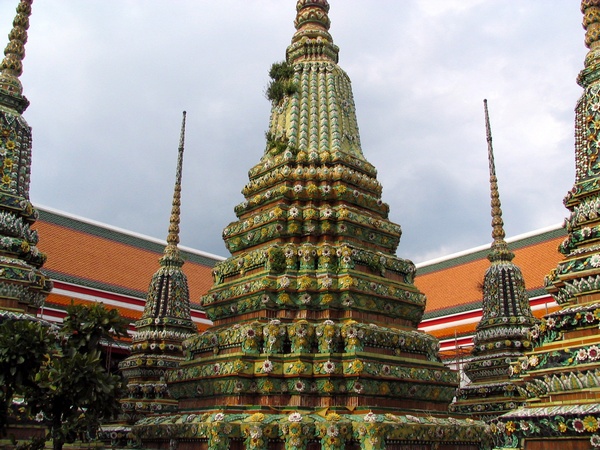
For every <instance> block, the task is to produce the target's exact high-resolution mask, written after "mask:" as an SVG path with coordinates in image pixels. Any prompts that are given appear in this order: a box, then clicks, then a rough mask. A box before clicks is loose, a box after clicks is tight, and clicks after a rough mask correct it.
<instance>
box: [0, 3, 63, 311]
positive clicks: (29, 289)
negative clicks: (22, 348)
mask: <svg viewBox="0 0 600 450" xmlns="http://www.w3.org/2000/svg"><path fill="white" fill-rule="evenodd" d="M32 1H33V0H22V1H21V2H20V3H19V5H18V6H17V15H16V17H15V19H14V21H13V28H12V30H11V32H10V34H9V35H8V38H9V43H8V45H7V46H6V49H5V50H4V59H3V60H2V63H0V162H1V166H0V170H1V171H2V173H1V178H0V310H1V311H2V314H3V315H6V314H13V315H14V314H16V315H19V314H22V313H26V314H35V313H36V312H37V309H38V307H39V306H41V305H42V304H43V303H44V299H45V298H46V296H47V295H48V293H49V292H50V290H51V289H52V282H51V281H50V279H49V278H48V277H47V276H46V275H45V274H44V273H42V272H41V270H40V268H41V267H42V265H43V264H44V262H45V260H46V255H45V254H44V253H42V252H40V251H39V250H38V248H37V247H36V245H37V242H38V236H37V232H36V231H35V230H32V229H31V226H32V225H33V223H34V222H35V221H36V219H37V211H36V210H35V209H34V208H33V206H32V205H31V202H30V201H29V181H30V175H31V128H30V127H29V125H28V124H27V122H26V121H25V119H24V118H23V116H22V113H23V112H24V111H25V110H26V109H27V107H28V106H29V101H28V100H27V99H26V98H25V96H24V95H23V86H22V85H21V82H20V80H19V77H20V76H21V74H22V73H23V58H24V56H25V43H26V42H27V29H28V28H29V16H30V15H31V3H32Z"/></svg>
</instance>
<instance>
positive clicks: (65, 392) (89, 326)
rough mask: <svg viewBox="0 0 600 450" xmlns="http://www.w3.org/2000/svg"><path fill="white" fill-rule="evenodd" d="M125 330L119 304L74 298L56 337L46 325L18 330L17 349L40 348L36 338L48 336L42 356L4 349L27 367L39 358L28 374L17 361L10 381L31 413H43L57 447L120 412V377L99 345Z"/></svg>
mask: <svg viewBox="0 0 600 450" xmlns="http://www.w3.org/2000/svg"><path fill="white" fill-rule="evenodd" d="M6 331H8V330H6ZM126 331H127V321H126V320H124V319H122V318H121V317H120V316H119V314H118V312H117V311H116V310H111V311H107V310H106V309H105V308H104V305H102V304H94V305H92V306H81V305H73V304H72V305H71V306H70V307H69V308H67V317H66V318H65V320H64V323H63V326H62V328H61V329H60V331H59V332H58V333H57V335H56V336H55V337H54V339H52V336H51V334H50V333H48V330H47V329H46V334H45V335H44V333H43V332H42V333H40V335H36V337H35V338H33V337H31V336H28V337H25V336H24V335H23V334H19V336H20V337H19V338H18V339H17V342H16V344H14V347H13V348H18V349H21V350H19V352H22V349H24V348H30V347H34V348H37V347H35V343H36V342H37V341H41V342H46V341H47V342H48V344H49V345H48V346H47V347H45V349H46V351H45V352H44V351H43V350H38V354H41V357H40V358H38V359H37V360H31V362H28V363H27V362H26V361H28V358H29V356H25V355H24V354H22V353H18V354H13V353H14V352H13V351H12V350H8V351H6V352H4V353H6V356H5V357H4V359H6V360H7V361H8V360H10V361H13V362H14V361H16V362H19V361H21V364H22V365H23V369H24V368H25V365H26V364H30V366H33V365H35V364H37V366H36V367H35V368H34V370H32V371H29V372H28V374H27V375H25V373H26V372H25V370H23V372H22V373H21V375H20V378H16V374H17V372H19V371H20V370H21V367H19V368H18V369H17V370H16V371H15V376H14V377H13V378H11V379H10V380H7V381H10V382H11V383H13V385H12V387H11V388H10V389H11V390H12V392H13V393H20V394H21V395H22V396H23V398H24V399H25V402H26V404H27V407H28V408H29V412H30V414H31V415H36V414H37V415H43V417H44V420H45V422H46V423H48V424H49V437H50V438H51V439H52V442H53V446H54V449H62V447H63V445H64V444H65V443H69V442H73V441H74V440H75V439H76V438H77V437H78V436H80V435H85V434H93V433H94V432H95V431H96V429H97V428H98V426H99V425H100V423H101V422H102V421H104V420H107V419H110V418H111V417H113V416H114V415H115V414H116V413H118V411H119V400H118V399H119V395H120V389H121V380H120V378H119V377H118V376H116V375H112V374H111V373H109V372H108V371H107V370H106V369H105V364H104V362H103V359H102V353H101V345H102V344H105V343H110V342H112V341H113V339H114V338H115V337H119V336H124V335H125V334H126ZM0 334H2V336H0V346H1V348H2V349H5V347H4V344H3V342H4V341H2V340H3V339H7V337H6V336H4V332H3V331H2V330H0ZM30 341H31V342H30ZM52 342H53V343H52ZM41 348H44V347H43V346H41ZM4 353H0V355H3V354H4ZM9 354H10V356H9ZM3 361H4V360H0V364H1V363H2V362H3ZM36 361H37V362H36ZM9 373H10V370H9Z"/></svg>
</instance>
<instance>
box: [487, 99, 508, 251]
mask: <svg viewBox="0 0 600 450" xmlns="http://www.w3.org/2000/svg"><path fill="white" fill-rule="evenodd" d="M483 109H484V113H485V132H486V139H487V147H488V164H489V170H490V196H491V207H492V239H493V242H492V249H491V252H490V255H489V258H490V259H496V258H498V256H502V257H501V259H504V260H511V259H512V258H513V254H512V253H511V252H510V251H509V250H508V247H507V245H506V242H505V241H504V237H505V236H506V234H505V232H504V221H503V220H502V208H501V203H500V192H499V191H498V178H497V177H496V165H495V163H494V148H493V146H492V129H491V127H490V116H489V112H488V106H487V100H483Z"/></svg>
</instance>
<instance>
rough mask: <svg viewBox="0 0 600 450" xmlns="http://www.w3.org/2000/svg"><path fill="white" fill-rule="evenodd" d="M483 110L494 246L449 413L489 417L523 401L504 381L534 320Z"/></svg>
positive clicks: (527, 342)
mask: <svg viewBox="0 0 600 450" xmlns="http://www.w3.org/2000/svg"><path fill="white" fill-rule="evenodd" d="M483 105H484V111H485V129H486V136H487V145H488V161H489V167H490V189H491V197H492V202H491V206H492V239H493V242H492V245H491V249H490V253H489V254H488V259H489V260H490V262H491V265H490V267H489V268H488V270H487V271H486V272H485V276H484V278H483V305H482V319H481V321H480V322H479V323H478V324H477V328H476V333H475V337H474V338H473V343H474V347H473V350H472V351H471V359H470V360H469V362H467V364H465V366H464V371H465V374H466V375H467V376H468V378H469V380H470V381H471V383H470V384H468V385H467V386H465V387H462V388H460V389H458V391H457V401H456V402H455V403H453V404H452V405H451V410H452V411H455V412H462V413H470V414H475V415H476V416H481V417H490V416H494V415H499V414H501V413H504V412H506V411H507V410H510V409H512V408H514V405H515V404H516V403H522V402H523V401H524V400H525V399H524V397H523V396H521V395H520V394H519V393H518V391H517V390H516V389H515V386H514V383H512V382H511V381H510V380H509V366H510V363H511V361H513V360H516V359H517V358H518V357H520V356H521V355H522V354H523V352H524V351H526V350H527V349H528V348H530V346H531V342H530V336H529V329H530V327H531V326H532V325H534V324H535V323H536V319H535V318H534V317H533V314H532V313H531V308H530V307H529V298H528V296H527V290H526V288H525V280H524V279H523V275H522V273H521V270H520V269H519V268H518V267H517V266H516V265H515V264H514V263H513V262H512V259H513V258H514V254H513V253H512V252H511V251H510V250H509V249H508V245H507V244H506V241H505V240H504V223H503V221H502V209H501V208H500V194H499V192H498V180H497V178H496V169H495V165H494V152H493V148H492V132H491V128H490V118H489V114H488V108H487V100H484V101H483ZM481 392H486V395H487V401H486V402H485V404H481Z"/></svg>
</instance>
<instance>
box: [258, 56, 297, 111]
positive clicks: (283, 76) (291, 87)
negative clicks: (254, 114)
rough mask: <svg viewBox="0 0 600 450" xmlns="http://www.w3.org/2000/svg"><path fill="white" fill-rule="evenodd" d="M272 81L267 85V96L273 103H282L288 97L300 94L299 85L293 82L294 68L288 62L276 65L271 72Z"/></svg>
mask: <svg viewBox="0 0 600 450" xmlns="http://www.w3.org/2000/svg"><path fill="white" fill-rule="evenodd" d="M269 76H270V77H271V81H270V82H269V84H268V85H267V90H266V92H265V95H266V97H267V99H269V100H270V101H271V102H272V103H274V104H278V103H280V102H281V101H282V100H283V99H284V97H285V96H286V95H288V96H289V95H294V94H295V93H296V92H298V85H297V84H296V83H295V82H294V81H293V78H294V66H291V65H290V64H288V63H287V62H285V61H283V62H279V63H274V64H273V65H272V66H271V69H270V70H269Z"/></svg>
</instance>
